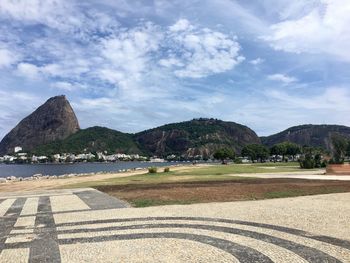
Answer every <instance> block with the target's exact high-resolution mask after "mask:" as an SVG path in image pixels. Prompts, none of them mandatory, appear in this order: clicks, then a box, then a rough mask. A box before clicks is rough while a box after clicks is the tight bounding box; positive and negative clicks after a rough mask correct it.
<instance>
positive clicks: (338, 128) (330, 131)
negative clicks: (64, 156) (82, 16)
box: [0, 95, 350, 157]
mask: <svg viewBox="0 0 350 263" xmlns="http://www.w3.org/2000/svg"><path fill="white" fill-rule="evenodd" d="M334 134H338V135H341V136H343V137H345V138H346V139H349V140H350V127H347V126H344V125H330V124H303V125H297V126H293V127H290V128H288V129H286V130H283V131H281V132H278V133H276V134H272V135H270V136H262V137H258V136H257V134H256V133H255V132H254V131H253V130H252V129H250V128H249V127H247V126H245V125H242V124H239V123H235V122H232V121H223V120H218V119H213V118H197V119H192V120H189V121H183V122H177V123H169V124H165V125H161V126H159V127H155V128H151V129H148V130H144V131H141V132H137V133H134V134H132V133H124V132H120V131H116V130H113V129H109V128H106V127H100V126H94V127H90V128H86V129H80V126H79V123H78V120H77V118H76V115H75V113H74V110H73V108H72V107H71V106H70V104H69V102H68V100H67V99H66V97H65V96H64V95H61V96H56V97H52V98H50V99H48V100H47V101H46V102H45V103H44V104H43V105H41V106H39V107H38V108H37V109H36V110H35V111H34V112H33V113H31V114H30V115H28V116H27V117H26V118H24V119H23V120H21V121H20V122H19V123H18V124H17V125H16V126H15V128H13V129H12V130H11V131H10V132H9V133H8V134H7V135H6V136H5V137H4V138H3V140H2V141H1V142H0V154H4V153H13V151H14V147H16V146H21V147H23V151H28V152H32V153H42V154H44V155H45V154H53V153H59V152H72V153H78V152H86V151H94V152H96V151H107V152H109V153H114V152H123V153H130V154H131V153H135V154H147V155H157V156H167V155H172V154H176V155H178V156H184V157H194V156H196V155H201V156H203V157H210V156H211V155H212V154H213V153H214V151H216V150H217V149H219V148H222V147H231V148H233V149H234V150H235V151H236V152H237V153H240V151H241V149H242V148H243V147H244V146H245V145H247V144H253V143H257V144H261V143H262V144H264V145H266V146H268V147H271V146H272V145H274V144H276V143H281V142H285V141H290V142H294V143H296V144H299V145H301V146H303V145H308V146H315V147H322V148H325V149H327V150H329V151H332V149H333V146H332V136H333V135H334Z"/></svg>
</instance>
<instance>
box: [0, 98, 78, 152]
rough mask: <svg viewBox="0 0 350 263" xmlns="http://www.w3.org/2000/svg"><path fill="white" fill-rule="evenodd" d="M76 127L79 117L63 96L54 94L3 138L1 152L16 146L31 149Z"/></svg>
mask: <svg viewBox="0 0 350 263" xmlns="http://www.w3.org/2000/svg"><path fill="white" fill-rule="evenodd" d="M79 129H80V128H79V123H78V119H77V117H76V116H75V113H74V111H73V108H72V107H71V105H70V103H69V101H68V100H67V98H66V96H64V95H61V96H55V97H52V98H50V99H48V100H47V101H46V102H45V103H44V104H43V105H41V106H40V107H39V108H37V109H36V110H35V111H34V112H33V113H32V114H30V115H29V116H27V117H26V118H24V119H23V120H22V121H20V122H19V123H18V124H17V126H16V127H15V128H13V129H12V130H11V131H10V132H9V133H8V134H7V135H6V136H5V137H4V138H3V140H2V141H1V142H0V154H6V153H13V151H14V148H15V147H16V146H20V147H22V148H23V150H24V151H30V150H32V149H34V148H35V147H37V146H38V145H42V144H46V143H50V142H52V141H55V140H62V139H65V138H67V137H68V136H69V135H71V134H73V133H75V132H77V131H78V130H79Z"/></svg>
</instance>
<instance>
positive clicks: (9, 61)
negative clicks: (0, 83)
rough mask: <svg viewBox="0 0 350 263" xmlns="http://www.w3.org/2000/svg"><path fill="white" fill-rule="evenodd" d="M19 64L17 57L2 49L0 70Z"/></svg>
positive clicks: (0, 52)
mask: <svg viewBox="0 0 350 263" xmlns="http://www.w3.org/2000/svg"><path fill="white" fill-rule="evenodd" d="M16 62H17V56H16V55H15V54H14V53H13V52H11V51H10V50H8V49H6V48H0V68H6V67H9V66H11V65H13V64H15V63H16Z"/></svg>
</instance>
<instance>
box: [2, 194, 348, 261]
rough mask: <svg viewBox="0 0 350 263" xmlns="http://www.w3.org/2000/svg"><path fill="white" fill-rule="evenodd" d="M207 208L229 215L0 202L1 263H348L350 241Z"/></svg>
mask: <svg viewBox="0 0 350 263" xmlns="http://www.w3.org/2000/svg"><path fill="white" fill-rule="evenodd" d="M349 197H350V196H349ZM349 201H350V200H349ZM257 202H260V201H257ZM257 202H256V203H253V205H252V207H253V206H255V205H256V204H257ZM265 203H266V202H265ZM263 204H264V202H261V205H263ZM240 205H243V207H244V204H240ZM208 206H209V209H212V210H215V209H217V210H218V211H221V210H220V207H222V208H224V207H225V206H228V207H229V208H228V210H230V209H231V210H232V209H234V208H232V207H233V206H234V203H223V204H204V205H197V206H196V205H194V206H174V209H173V210H171V208H169V207H168V208H167V209H165V211H164V215H162V213H161V211H157V210H156V209H157V208H152V209H136V208H128V204H127V203H125V202H123V201H121V200H118V199H116V198H113V197H110V196H108V195H106V194H104V193H101V192H99V191H97V190H94V189H71V190H57V191H41V192H33V193H28V194H22V195H18V194H17V195H9V196H7V197H5V196H0V262H246V263H251V262H350V237H349V238H338V237H334V236H332V235H329V234H328V233H326V234H319V233H317V234H313V233H311V232H309V231H305V230H301V229H297V228H293V227H289V226H283V225H280V224H272V223H266V220H263V222H259V221H258V220H254V221H251V220H241V219H240V218H241V217H240V218H238V219H237V218H235V214H231V213H230V211H228V213H227V214H226V215H225V216H224V217H222V216H212V213H208V214H209V215H211V216H210V217H207V216H203V215H204V214H205V213H204V212H203V211H201V209H203V210H204V209H208ZM210 206H211V207H212V208H210ZM246 206H247V209H248V210H247V211H249V209H250V208H251V207H249V206H250V202H246ZM122 208H123V209H122ZM162 209H163V208H161V207H160V208H159V210H162ZM155 211H157V212H155ZM171 211H173V212H171ZM199 211H200V212H199ZM249 212H251V211H249ZM346 212H347V213H349V212H350V209H349V211H346ZM221 213H224V214H225V212H221ZM257 218H258V217H257ZM297 218H298V217H297V216H296V219H297ZM306 224H307V222H306ZM348 227H350V222H349V225H348Z"/></svg>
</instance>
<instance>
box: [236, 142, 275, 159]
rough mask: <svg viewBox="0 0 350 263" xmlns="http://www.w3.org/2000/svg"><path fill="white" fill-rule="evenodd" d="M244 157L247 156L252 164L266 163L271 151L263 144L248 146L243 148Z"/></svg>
mask: <svg viewBox="0 0 350 263" xmlns="http://www.w3.org/2000/svg"><path fill="white" fill-rule="evenodd" d="M241 154H242V156H247V157H249V158H250V159H251V161H252V162H254V161H255V160H258V161H260V162H263V161H265V160H266V159H267V158H268V157H269V154H270V152H269V149H268V148H267V147H265V146H264V145H262V144H248V145H246V146H244V147H243V149H242V152H241Z"/></svg>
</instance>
